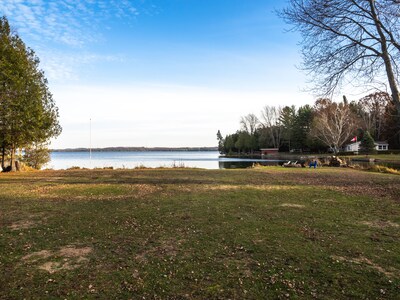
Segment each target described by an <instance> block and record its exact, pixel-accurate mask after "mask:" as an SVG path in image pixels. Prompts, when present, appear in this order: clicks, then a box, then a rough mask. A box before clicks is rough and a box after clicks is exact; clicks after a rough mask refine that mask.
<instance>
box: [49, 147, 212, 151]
mask: <svg viewBox="0 0 400 300" xmlns="http://www.w3.org/2000/svg"><path fill="white" fill-rule="evenodd" d="M89 151H92V152H156V151H171V152H172V151H182V152H184V151H192V152H195V151H210V152H211V151H218V147H105V148H92V149H90V148H66V149H51V152H89Z"/></svg>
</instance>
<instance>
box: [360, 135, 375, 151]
mask: <svg viewBox="0 0 400 300" xmlns="http://www.w3.org/2000/svg"><path fill="white" fill-rule="evenodd" d="M360 152H362V153H373V152H375V141H374V139H373V138H372V136H371V134H370V133H369V131H365V132H364V136H363V138H362V140H361V143H360Z"/></svg>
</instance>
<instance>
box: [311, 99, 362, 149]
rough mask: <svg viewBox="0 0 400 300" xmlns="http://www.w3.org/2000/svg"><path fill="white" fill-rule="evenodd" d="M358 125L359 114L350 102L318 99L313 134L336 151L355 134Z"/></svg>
mask: <svg viewBox="0 0 400 300" xmlns="http://www.w3.org/2000/svg"><path fill="white" fill-rule="evenodd" d="M357 125H358V119H357V116H356V115H355V114H354V113H353V112H352V110H351V108H350V106H349V105H348V104H345V103H335V102H332V101H331V100H329V99H319V100H317V102H316V104H315V117H314V121H313V126H312V129H311V135H312V136H314V137H315V138H317V139H319V140H320V141H321V142H323V143H324V144H325V145H327V146H329V147H332V148H333V149H334V151H335V153H337V152H338V151H339V148H340V147H341V146H342V145H343V144H344V143H345V142H346V141H348V140H349V138H350V137H351V136H352V135H353V134H354V132H355V131H356V129H357Z"/></svg>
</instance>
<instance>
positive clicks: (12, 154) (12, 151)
mask: <svg viewBox="0 0 400 300" xmlns="http://www.w3.org/2000/svg"><path fill="white" fill-rule="evenodd" d="M10 166H11V170H10V171H11V172H16V171H17V168H16V165H15V147H14V146H12V148H11V158H10Z"/></svg>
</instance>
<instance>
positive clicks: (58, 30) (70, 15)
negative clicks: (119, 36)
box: [0, 0, 139, 47]
mask: <svg viewBox="0 0 400 300" xmlns="http://www.w3.org/2000/svg"><path fill="white" fill-rule="evenodd" d="M0 14H4V15H6V16H7V17H8V18H9V19H10V20H11V21H12V24H15V26H16V28H17V30H18V31H20V32H21V33H23V34H26V35H29V36H30V37H31V38H32V39H35V40H38V41H39V40H42V39H46V40H49V41H53V42H56V43H60V44H64V45H68V46H73V47H81V46H83V45H84V44H86V43H90V42H93V41H96V40H98V39H99V34H98V32H97V30H96V28H97V27H98V26H100V24H102V23H103V22H104V20H106V19H108V18H110V17H118V18H127V19H129V18H134V17H136V16H137V15H138V14H139V10H138V9H137V8H136V6H135V1H128V0H122V1H114V0H112V1H106V0H96V1H93V0H46V1H42V0H1V1H0Z"/></svg>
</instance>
